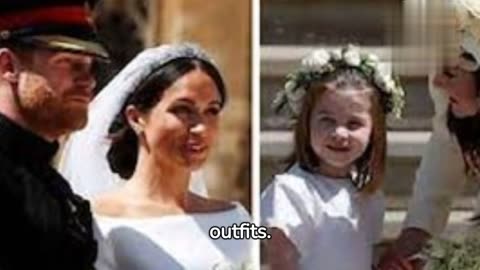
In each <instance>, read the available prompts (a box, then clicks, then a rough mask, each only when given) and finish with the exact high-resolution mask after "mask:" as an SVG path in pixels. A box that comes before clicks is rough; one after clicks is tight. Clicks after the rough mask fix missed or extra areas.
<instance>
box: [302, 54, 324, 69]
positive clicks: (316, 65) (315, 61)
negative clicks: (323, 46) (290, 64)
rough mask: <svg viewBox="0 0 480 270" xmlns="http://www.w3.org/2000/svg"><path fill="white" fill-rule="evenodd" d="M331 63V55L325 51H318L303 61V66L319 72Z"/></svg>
mask: <svg viewBox="0 0 480 270" xmlns="http://www.w3.org/2000/svg"><path fill="white" fill-rule="evenodd" d="M328 61H330V54H328V52H326V51H325V50H316V51H314V52H312V53H311V54H310V55H308V56H307V57H306V58H304V59H303V60H302V66H304V67H305V68H307V69H313V70H318V69H320V68H321V67H322V66H324V65H325V64H327V63H328Z"/></svg>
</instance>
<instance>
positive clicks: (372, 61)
mask: <svg viewBox="0 0 480 270" xmlns="http://www.w3.org/2000/svg"><path fill="white" fill-rule="evenodd" d="M365 60H366V61H367V63H368V65H369V66H370V67H373V68H377V67H378V63H379V62H380V60H379V59H378V56H376V55H375V54H371V53H369V54H367V56H366V58H365Z"/></svg>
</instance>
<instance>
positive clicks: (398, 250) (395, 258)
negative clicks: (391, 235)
mask: <svg viewBox="0 0 480 270" xmlns="http://www.w3.org/2000/svg"><path fill="white" fill-rule="evenodd" d="M429 239H430V235H429V234H428V233H427V232H425V231H423V230H421V229H417V228H407V229H404V230H403V231H402V233H401V234H400V237H399V238H398V239H397V240H396V241H395V242H394V243H393V244H392V246H391V247H390V248H389V249H388V250H387V251H386V252H385V254H384V255H383V256H382V257H381V259H380V263H379V264H378V267H377V269H378V270H420V269H422V267H423V265H424V262H423V261H422V260H419V259H413V258H411V257H412V255H414V254H416V253H418V252H419V251H420V250H421V249H422V248H423V246H424V245H425V244H426V242H427V241H428V240H429Z"/></svg>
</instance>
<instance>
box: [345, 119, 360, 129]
mask: <svg viewBox="0 0 480 270" xmlns="http://www.w3.org/2000/svg"><path fill="white" fill-rule="evenodd" d="M362 125H363V124H362V123H361V122H360V121H350V122H348V124H347V128H348V129H350V130H356V129H358V128H360V127H362Z"/></svg>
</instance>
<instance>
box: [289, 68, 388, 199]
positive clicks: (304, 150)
mask: <svg viewBox="0 0 480 270" xmlns="http://www.w3.org/2000/svg"><path fill="white" fill-rule="evenodd" d="M332 83H333V85H334V90H335V91H342V90H343V89H346V88H347V87H348V88H349V89H350V88H353V89H358V91H369V92H370V93H371V95H370V97H371V102H372V107H371V110H370V115H371V117H372V122H373V127H372V129H373V130H372V133H371V135H370V140H369V143H368V146H367V148H366V150H365V152H364V153H363V154H362V155H361V156H360V158H358V159H357V160H356V161H355V167H356V173H355V174H352V182H353V183H354V184H355V186H357V188H358V189H359V191H360V192H361V193H366V194H371V193H373V192H375V191H376V190H378V189H379V188H380V187H381V186H382V183H383V178H384V174H385V156H386V124H385V121H386V117H385V112H384V110H383V107H382V102H384V101H383V100H382V95H380V92H379V91H378V89H376V86H375V84H373V83H372V82H370V81H369V80H368V79H367V78H366V77H365V75H363V73H362V72H360V71H358V70H356V69H355V68H344V69H338V70H336V71H335V72H333V73H331V74H329V75H327V76H325V77H324V78H322V80H318V81H313V82H312V83H310V84H309V85H307V86H306V87H307V88H309V89H308V91H306V92H307V93H306V96H305V98H304V99H303V104H302V108H301V111H300V115H299V117H298V119H297V122H296V123H295V126H294V150H293V153H292V154H291V155H290V157H289V158H288V163H289V166H288V167H290V166H292V165H293V164H295V163H297V162H298V163H299V165H300V167H302V168H303V169H305V170H307V171H310V172H318V165H319V163H320V162H322V161H321V160H319V158H318V157H317V155H316V154H315V152H314V151H313V149H312V147H311V145H310V117H311V114H312V110H313V108H314V106H315V102H316V101H317V100H318V98H320V97H321V95H322V94H323V93H324V92H325V91H326V90H329V89H332V87H329V86H328V85H332ZM327 84H328V85H327Z"/></svg>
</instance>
